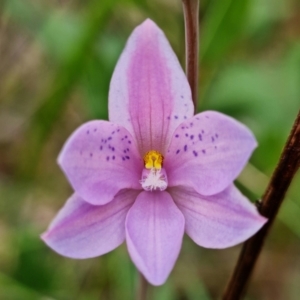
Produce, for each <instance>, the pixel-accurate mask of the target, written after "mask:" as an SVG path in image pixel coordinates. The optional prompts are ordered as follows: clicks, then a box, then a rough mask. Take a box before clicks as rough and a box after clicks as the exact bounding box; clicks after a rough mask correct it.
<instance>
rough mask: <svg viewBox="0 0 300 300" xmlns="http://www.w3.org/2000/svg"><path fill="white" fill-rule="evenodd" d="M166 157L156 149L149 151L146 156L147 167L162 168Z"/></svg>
mask: <svg viewBox="0 0 300 300" xmlns="http://www.w3.org/2000/svg"><path fill="white" fill-rule="evenodd" d="M163 160H164V157H163V156H162V154H161V153H159V152H158V151H155V150H151V151H148V152H147V153H146V154H145V156H144V163H145V168H146V169H152V168H155V169H157V170H160V169H161V168H162V164H163Z"/></svg>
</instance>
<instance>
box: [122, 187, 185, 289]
mask: <svg viewBox="0 0 300 300" xmlns="http://www.w3.org/2000/svg"><path fill="white" fill-rule="evenodd" d="M183 233H184V217H183V215H182V213H181V212H180V210H179V209H178V208H177V207H176V205H175V203H174V202H173V200H172V198H171V196H170V194H169V193H167V192H142V193H140V194H139V196H138V197H137V199H136V201H135V203H134V204H133V206H132V207H131V209H130V210H129V212H128V215H127V218H126V242H127V247H128V250H129V254H130V256H131V259H132V260H133V262H134V263H135V265H136V267H137V268H138V269H139V271H140V272H141V273H143V275H144V276H145V277H146V279H147V280H148V281H149V282H150V283H151V284H153V285H161V284H163V283H164V282H165V281H166V280H167V277H168V276H169V274H170V272H171V270H172V269H173V267H174V264H175V262H176V259H177V257H178V255H179V252H180V248H181V243H182V237H183Z"/></svg>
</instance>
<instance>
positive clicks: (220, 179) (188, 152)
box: [164, 111, 257, 195]
mask: <svg viewBox="0 0 300 300" xmlns="http://www.w3.org/2000/svg"><path fill="white" fill-rule="evenodd" d="M256 145H257V144H256V140H255V137H254V136H253V134H252V132H251V131H250V130H249V129H248V128H247V127H246V126H244V125H243V124H241V123H239V122H238V121H236V120H234V119H232V118H230V117H228V116H226V115H223V114H221V113H218V112H214V111H206V112H203V113H200V114H198V115H196V116H194V117H193V118H191V119H190V120H188V121H186V122H183V123H182V124H181V125H180V126H179V127H178V128H177V129H176V131H175V133H174V135H173V138H172V141H171V145H170V147H169V150H168V153H167V155H166V157H165V161H164V167H165V169H166V171H167V174H168V179H169V186H176V185H183V186H190V187H193V188H194V189H195V190H196V191H197V192H198V193H200V194H202V195H214V194H217V193H219V192H221V191H223V190H224V189H225V188H226V187H228V186H229V185H230V184H231V183H232V182H233V180H234V179H236V177H237V176H238V174H239V173H240V172H241V170H242V169H243V167H244V166H245V164H246V163H247V161H248V159H249V157H250V155H251V153H252V151H253V149H254V148H255V147H256Z"/></svg>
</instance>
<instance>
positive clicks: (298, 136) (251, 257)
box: [223, 111, 300, 300]
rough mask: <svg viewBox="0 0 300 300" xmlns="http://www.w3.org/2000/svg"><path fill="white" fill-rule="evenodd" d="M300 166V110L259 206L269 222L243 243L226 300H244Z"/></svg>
mask: <svg viewBox="0 0 300 300" xmlns="http://www.w3.org/2000/svg"><path fill="white" fill-rule="evenodd" d="M299 166H300V111H299V112H298V116H297V118H296V120H295V123H294V125H293V128H292V130H291V132H290V135H289V137H288V140H287V142H286V144H285V147H284V149H283V152H282V154H281V157H280V160H279V163H278V165H277V167H276V169H275V171H274V173H273V175H272V177H271V180H270V182H269V185H268V187H267V189H266V191H265V193H264V195H263V197H262V201H261V203H260V204H259V206H258V210H259V212H260V213H261V214H262V215H263V216H265V217H266V218H268V219H269V221H268V222H267V223H266V225H265V226H264V227H263V228H262V229H261V230H260V231H258V232H257V233H256V234H255V235H254V236H253V237H252V238H250V239H249V240H248V241H247V242H246V243H245V244H244V246H243V249H242V251H241V254H240V257H239V259H238V262H237V265H236V267H235V270H234V273H233V274H232V277H231V279H230V281H229V284H228V285H227V288H226V290H225V293H224V295H223V300H238V299H240V298H241V296H242V293H243V292H244V289H245V286H246V284H247V281H248V279H249V277H250V275H251V272H252V270H253V268H254V265H255V262H256V260H257V258H258V256H259V254H260V251H261V249H262V246H263V243H264V240H265V238H266V236H267V234H268V231H269V229H270V227H271V225H272V223H273V221H274V219H275V217H276V214H277V212H278V210H279V207H280V205H281V203H282V201H283V199H284V196H285V194H286V191H287V189H288V187H289V185H290V183H291V181H292V179H293V177H294V175H295V174H296V172H297V170H298V168H299Z"/></svg>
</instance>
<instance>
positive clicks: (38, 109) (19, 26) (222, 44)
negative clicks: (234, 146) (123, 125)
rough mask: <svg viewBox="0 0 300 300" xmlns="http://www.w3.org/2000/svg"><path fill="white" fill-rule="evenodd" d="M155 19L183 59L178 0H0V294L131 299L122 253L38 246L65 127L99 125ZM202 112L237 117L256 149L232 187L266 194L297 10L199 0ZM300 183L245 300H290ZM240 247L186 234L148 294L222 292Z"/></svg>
mask: <svg viewBox="0 0 300 300" xmlns="http://www.w3.org/2000/svg"><path fill="white" fill-rule="evenodd" d="M145 18H151V19H153V20H154V21H155V22H156V23H157V24H158V25H159V26H160V27H161V28H162V29H163V30H164V32H165V33H166V35H167V37H168V39H169V40H170V42H171V44H172V46H173V49H174V50H175V52H176V54H177V55H178V57H179V59H180V61H181V63H182V65H183V64H184V24H183V16H182V7H181V1H179V0H148V1H145V0H122V1H114V0H110V1H109V0H86V1H82V0H52V1H51V0H43V1H40V0H1V2H0V300H19V299H20V300H23V299H25V300H27V299H30V300H35V299H39V300H46V299H58V300H68V299H70V300H80V299H84V300H89V299H91V300H94V299H95V300H96V299H112V300H115V299H133V297H134V293H135V286H136V284H137V274H136V270H135V268H134V266H133V264H132V263H131V261H130V259H129V257H128V254H127V251H126V247H125V245H123V246H121V247H119V248H118V249H117V250H115V251H113V252H112V253H109V254H107V255H104V256H102V257H99V258H95V259H89V260H83V261H80V260H72V259H68V258H64V257H61V256H59V255H57V254H56V253H54V252H53V251H52V250H50V249H49V248H47V247H46V246H45V245H44V244H43V243H42V242H41V240H40V239H39V234H40V233H42V232H43V231H44V230H45V229H46V228H47V226H48V224H49V222H50V220H51V219H52V218H53V216H54V215H55V214H56V212H57V211H58V209H59V208H60V207H61V206H62V205H63V204H64V202H65V200H66V199H67V197H68V196H69V195H70V194H71V193H72V191H71V188H70V186H69V184H68V182H67V180H66V178H65V177H64V176H63V174H62V172H61V171H60V169H59V168H58V166H57V164H56V158H57V155H58V153H59V151H60V149H61V147H62V145H63V143H64V141H65V140H66V138H67V137H68V136H69V135H70V133H71V132H72V131H73V130H74V129H75V128H76V127H78V126H79V125H80V124H82V123H83V122H85V121H87V120H91V119H107V95H108V87H109V82H110V78H111V75H112V72H113V69H114V66H115V64H116V61H117V59H118V57H119V55H120V53H121V51H122V49H123V47H124V44H125V42H126V39H127V37H128V36H129V34H130V33H131V31H132V30H133V28H134V27H135V26H136V25H138V24H139V23H141V22H142V21H143V20H144V19H145ZM200 28H201V30H200V31H201V43H200V49H201V51H200V64H201V68H200V74H201V78H200V82H199V93H200V94H199V97H200V105H199V109H200V110H205V109H214V110H219V111H222V112H224V113H226V114H229V115H231V116H234V117H235V118H237V119H239V120H240V121H242V122H244V123H245V124H247V125H248V126H249V127H250V128H251V129H252V130H253V131H254V133H255V135H256V137H257V139H258V141H259V148H258V149H257V150H256V151H255V153H254V155H253V157H252V159H251V163H250V164H249V165H248V166H247V167H246V169H245V170H244V172H243V173H242V174H241V176H240V177H239V180H238V182H237V184H238V186H239V187H240V188H241V190H242V191H243V192H244V193H245V194H246V195H247V196H249V198H250V199H251V200H252V201H254V200H255V199H258V198H259V197H260V196H261V194H262V192H263V191H264V189H265V187H266V184H267V182H268V178H269V176H270V175H271V174H272V171H273V169H274V167H275V165H276V163H277V160H278V158H279V155H280V152H281V149H282V147H283V145H284V142H285V140H286V138H287V135H288V132H289V130H290V128H291V125H292V123H293V120H294V119H295V117H296V114H297V111H298V110H299V106H300V2H299V1H298V0H222V1H221V0H201V12H200ZM299 195H300V176H299V174H298V176H296V178H295V180H294V182H293V185H292V187H291V189H290V191H289V194H288V196H287V199H286V200H285V202H284V204H283V207H282V209H281V211H280V214H279V216H278V219H277V221H276V222H275V224H274V227H273V228H272V231H271V234H270V235H269V237H268V240H267V242H266V245H265V247H264V250H263V253H262V255H261V257H260V259H259V263H258V265H257V268H256V270H255V273H254V274H253V275H254V276H253V278H252V281H251V284H250V285H249V289H248V293H247V296H246V298H245V299H249V300H250V299H253V300H254V299H257V300H264V299H272V300H276V299H284V300H299V299H300V298H299V297H300V296H299V294H300V197H299ZM240 248H241V246H236V247H233V248H230V249H225V250H209V249H204V248H201V247H198V246H196V245H195V244H194V243H193V242H192V241H191V240H190V239H189V238H187V237H186V238H185V240H184V243H183V247H182V251H181V254H180V257H179V260H178V261H177V264H176V266H175V268H174V270H173V272H172V274H171V276H170V278H169V279H168V281H167V283H166V284H165V285H164V286H162V287H156V288H151V290H150V294H151V295H150V296H151V299H155V300H165V299H170V300H171V299H175V300H189V299H205V300H207V299H217V298H218V297H220V295H221V293H222V290H223V289H224V287H225V285H226V282H227V280H228V278H229V276H230V274H231V271H232V269H233V267H234V265H235V263H236V260H237V256H238V253H239V250H240Z"/></svg>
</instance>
